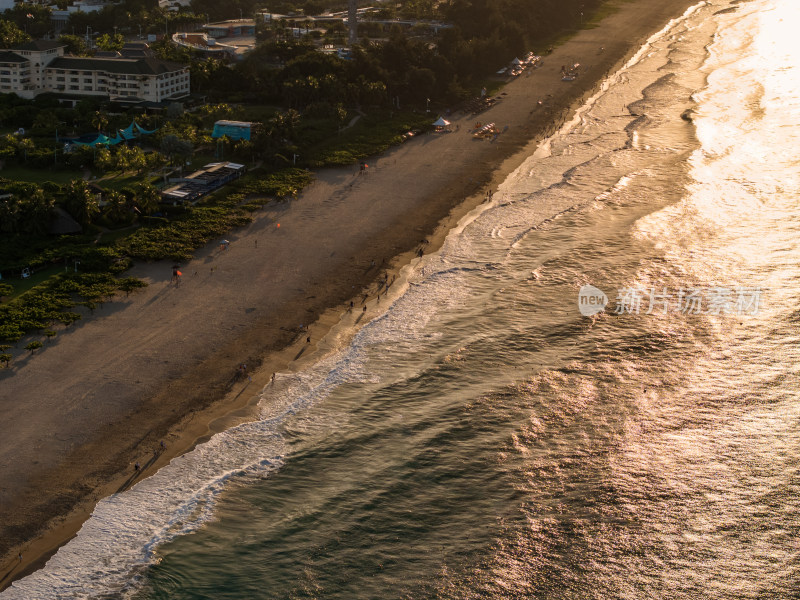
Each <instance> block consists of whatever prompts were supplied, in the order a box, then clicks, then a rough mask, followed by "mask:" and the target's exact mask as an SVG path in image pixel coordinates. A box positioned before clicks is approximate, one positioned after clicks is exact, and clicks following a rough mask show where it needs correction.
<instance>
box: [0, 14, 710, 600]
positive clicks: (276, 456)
mask: <svg viewBox="0 0 800 600" xmlns="http://www.w3.org/2000/svg"><path fill="white" fill-rule="evenodd" d="M703 4H704V3H700V4H699V5H696V6H695V7H692V8H691V9H689V10H687V11H686V13H685V14H684V15H683V16H682V17H681V18H679V19H675V20H673V21H671V22H670V23H669V24H668V25H667V26H665V27H664V28H663V29H662V30H661V31H660V32H658V33H657V34H655V35H654V36H652V37H651V38H650V40H648V42H647V44H645V45H644V46H643V47H642V48H641V49H640V50H639V52H637V53H636V54H635V55H634V56H633V57H632V58H631V59H630V60H629V61H628V63H627V64H626V65H625V66H624V67H623V68H622V69H620V71H618V72H617V73H615V74H613V75H612V76H610V77H609V78H607V79H606V81H604V82H603V84H602V85H601V88H600V90H599V91H598V92H597V93H596V94H594V95H593V96H592V97H591V98H590V99H589V100H588V101H587V102H586V103H585V104H584V106H582V107H581V108H580V109H579V110H578V112H577V113H576V115H575V117H574V118H573V119H572V120H571V121H570V122H569V123H566V124H565V125H564V126H563V127H562V128H561V129H560V130H559V132H558V133H557V134H555V135H554V136H552V137H551V138H548V139H547V140H544V141H543V142H542V143H541V144H539V146H538V148H537V149H536V151H535V152H534V153H533V155H532V157H531V158H530V159H529V160H527V161H525V163H524V164H523V165H521V166H520V168H519V169H517V170H516V171H515V172H514V173H513V174H512V175H511V176H510V177H509V178H508V179H507V181H506V182H504V183H503V184H502V185H501V186H500V188H499V190H498V192H497V193H495V194H494V195H493V196H492V198H491V200H490V201H489V202H487V203H485V204H484V205H482V206H481V207H479V208H478V209H476V210H475V211H473V212H472V213H471V214H470V215H468V216H467V217H465V218H464V219H462V221H461V222H460V223H459V225H458V226H457V227H456V228H455V230H454V231H453V232H451V234H450V235H449V236H448V238H447V240H446V241H445V244H444V245H443V247H442V249H441V250H440V251H439V252H438V253H435V254H432V255H429V256H426V257H424V258H422V259H421V260H419V261H415V262H414V263H413V265H412V266H411V267H410V268H408V269H407V270H406V273H405V275H404V277H405V278H407V279H406V281H402V282H400V281H399V282H397V284H396V286H397V287H396V288H395V294H397V296H396V297H395V299H394V300H393V301H391V302H387V303H386V304H385V307H386V308H385V311H384V312H383V313H382V314H380V315H379V316H378V317H377V318H375V319H373V320H372V321H371V322H369V323H368V324H366V325H365V326H364V327H362V328H361V330H360V331H359V332H358V333H356V334H355V336H354V337H353V340H352V343H351V344H350V345H348V346H347V347H346V348H344V349H341V350H338V351H336V352H334V353H332V354H330V355H329V356H327V357H325V358H323V359H322V360H321V361H320V362H318V363H317V364H315V365H314V366H313V367H311V368H309V369H307V370H305V371H302V372H298V373H282V374H280V376H279V377H278V379H277V381H276V382H275V384H274V385H272V386H270V387H269V388H267V390H266V392H265V395H264V400H263V401H262V403H261V405H260V409H261V415H260V419H259V420H258V421H255V422H251V423H245V424H242V425H239V426H237V427H234V428H232V429H229V430H227V431H225V432H223V433H220V434H217V435H215V436H213V437H212V438H211V439H210V440H209V441H208V442H206V443H204V444H202V445H199V446H198V447H197V448H195V449H194V450H193V451H192V452H190V453H188V454H186V455H184V456H181V457H179V458H176V459H174V460H173V461H172V462H171V463H170V464H169V465H168V466H166V467H164V468H163V469H161V470H160V471H159V472H158V473H156V474H155V475H153V476H151V477H149V478H147V479H145V480H143V481H141V482H140V483H138V484H137V485H136V486H134V487H133V488H132V489H130V490H128V491H126V492H124V493H121V494H117V495H114V496H112V497H110V498H107V499H105V500H103V501H101V502H100V503H99V504H98V506H97V508H96V509H95V511H94V513H93V514H92V517H91V518H90V519H89V520H88V521H87V522H86V524H85V525H84V527H83V528H82V529H81V531H80V532H79V534H78V535H77V537H76V538H75V539H74V540H73V541H71V542H70V543H69V544H67V545H66V546H64V547H63V548H61V549H60V550H59V551H58V553H57V554H56V555H54V556H53V558H52V559H51V560H50V561H49V562H48V564H47V566H46V567H45V568H44V569H42V570H41V571H38V572H37V573H34V574H33V575H30V576H28V577H26V578H25V579H22V580H20V581H18V582H15V583H14V584H13V585H12V587H10V588H9V589H8V590H6V591H5V592H4V593H3V594H0V597H1V598H2V599H3V600H7V599H9V600H16V599H26V600H27V599H29V598H41V599H43V600H46V599H48V598H65V597H81V598H90V597H92V596H94V595H100V594H109V593H115V592H119V593H123V592H124V591H125V590H133V589H135V588H136V586H137V585H138V582H139V579H138V577H137V576H136V574H137V573H138V572H140V571H141V570H142V569H144V568H146V567H147V566H148V565H151V564H153V563H154V562H156V561H157V560H158V556H157V549H158V547H159V546H160V545H162V544H164V543H165V542H168V541H169V540H172V539H174V538H175V537H176V536H178V535H182V534H185V533H187V532H189V531H193V530H195V529H197V528H198V527H200V526H202V524H203V523H205V522H207V521H208V520H209V519H211V518H213V514H214V506H215V503H216V501H217V498H218V496H219V494H220V492H221V491H222V490H223V489H225V487H226V485H228V484H229V483H230V482H231V481H232V480H246V479H247V478H249V477H265V476H267V475H269V473H271V472H273V471H274V470H275V469H278V468H280V466H281V465H282V464H283V461H284V457H285V455H286V442H285V439H284V435H283V434H282V428H283V427H284V425H285V424H286V423H287V421H288V420H289V419H290V418H291V417H292V416H294V415H297V414H298V413H300V412H301V411H306V412H305V413H304V414H305V415H306V416H307V417H308V418H313V417H310V416H309V415H310V412H309V411H307V409H308V408H310V407H312V406H313V405H314V404H316V403H318V402H320V401H321V400H323V399H325V398H326V397H328V395H329V394H330V393H331V391H332V390H334V389H335V388H336V387H338V386H340V385H342V384H345V383H368V384H372V385H379V384H381V383H382V381H381V377H382V376H386V375H385V374H386V373H387V372H388V371H387V370H382V371H381V370H377V369H371V368H370V365H371V362H370V361H375V360H376V355H378V354H381V355H383V354H385V355H389V356H388V357H387V358H384V360H387V361H391V360H392V356H397V355H400V354H403V355H404V356H406V357H414V356H417V355H421V354H424V352H421V350H424V348H425V346H426V345H428V344H434V343H436V335H435V334H432V333H431V332H432V331H433V330H432V329H431V328H429V327H428V325H429V324H430V322H431V321H432V320H435V319H437V318H440V317H443V316H446V315H447V314H448V313H450V312H451V311H453V310H454V309H457V308H459V307H460V306H462V305H464V303H465V302H466V300H467V299H468V298H469V297H470V296H471V291H472V289H471V286H473V285H474V283H473V282H474V281H477V280H479V279H480V278H481V277H483V276H485V274H486V273H487V272H489V271H491V270H493V269H496V268H498V265H502V261H503V258H504V256H506V254H507V252H508V251H509V250H510V249H511V248H513V245H514V244H515V243H516V242H517V241H518V240H519V239H520V236H521V235H522V234H524V233H525V232H526V231H529V230H530V229H531V228H532V227H534V226H535V224H536V223H541V222H542V221H543V220H546V219H547V218H552V217H553V215H557V214H559V213H560V212H562V211H563V210H566V209H568V208H569V206H570V205H569V202H572V203H573V204H574V199H571V198H569V197H568V195H565V194H560V195H559V197H558V200H557V201H556V200H555V199H547V198H543V197H541V196H539V197H537V198H536V202H534V201H533V200H532V198H533V196H532V194H531V193H530V190H529V189H528V188H527V187H526V185H527V183H526V182H527V181H529V180H530V179H531V174H532V173H534V172H537V171H538V170H539V166H540V164H541V161H545V160H550V159H557V158H559V157H556V156H555V155H554V141H556V140H558V141H559V142H560V141H562V140H563V139H564V138H565V137H567V136H569V135H570V134H571V133H572V132H573V131H574V130H576V128H577V127H579V126H581V124H586V126H587V127H594V126H595V123H596V122H597V119H596V118H594V117H592V116H591V115H589V114H588V111H590V109H591V108H592V107H593V106H594V105H595V104H596V103H597V102H598V100H599V99H600V98H602V97H603V94H605V93H606V92H607V91H608V90H609V88H610V87H611V86H612V85H614V84H615V83H619V82H627V81H628V80H629V78H628V77H627V75H626V72H627V71H628V70H629V69H630V68H632V67H633V66H634V65H636V64H638V63H639V62H640V61H642V60H644V59H645V58H646V57H647V56H648V54H650V53H651V47H652V45H653V44H654V43H655V42H656V41H657V40H659V39H660V38H663V37H664V36H665V35H666V34H668V33H669V32H670V31H671V30H672V29H673V28H674V27H675V25H676V24H678V23H680V22H682V21H683V20H685V19H686V18H687V17H688V16H689V15H691V14H692V13H693V12H694V11H695V10H696V9H697V8H698V7H699V6H701V5H703ZM556 145H557V144H556ZM597 151H598V152H601V153H602V152H603V151H604V150H603V149H602V148H600V149H598V150H597ZM582 152H583V151H582ZM579 154H581V153H575V156H574V160H575V161H577V162H576V163H574V164H572V165H570V166H569V167H567V168H564V165H563V164H561V163H558V161H556V166H557V168H555V169H553V171H552V180H551V181H549V182H545V187H547V186H553V185H556V184H559V183H561V182H563V178H564V176H565V173H567V172H568V171H569V169H575V168H576V166H577V165H578V164H581V163H582V162H584V160H585V158H584V157H582V156H579ZM541 183H542V182H538V184H537V185H536V186H535V189H536V190H541V189H542V186H541V185H540V184H541ZM626 183H627V182H626V180H625V179H624V177H623V178H621V179H618V180H617V183H616V186H623V187H624V185H625V184H626ZM555 195H556V194H553V196H555ZM596 198H598V196H597V194H596V193H593V194H592V195H590V196H589V198H588V200H589V201H591V200H593V199H596ZM564 203H566V204H564ZM533 273H534V275H535V276H538V273H537V272H533ZM373 347H376V348H378V349H380V350H381V351H380V352H371V349H372V348H373ZM422 368H424V362H423V361H422V359H420V360H419V362H418V363H417V364H414V363H413V360H411V361H409V362H407V363H406V365H405V369H404V370H403V372H402V374H400V375H394V376H403V377H408V376H413V374H414V370H415V369H422ZM378 373H383V374H384V375H378Z"/></svg>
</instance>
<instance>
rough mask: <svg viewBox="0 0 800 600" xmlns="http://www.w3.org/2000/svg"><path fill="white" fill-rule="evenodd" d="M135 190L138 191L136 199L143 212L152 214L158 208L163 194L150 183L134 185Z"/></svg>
mask: <svg viewBox="0 0 800 600" xmlns="http://www.w3.org/2000/svg"><path fill="white" fill-rule="evenodd" d="M134 190H135V192H136V196H135V200H134V201H135V202H136V206H137V208H138V209H139V210H140V211H141V212H142V213H143V214H145V215H150V214H153V213H154V212H156V211H157V210H158V203H159V202H160V201H161V194H160V193H159V191H158V190H157V189H156V188H154V187H153V186H152V185H150V184H149V183H146V182H141V183H138V184H136V185H135V186H134Z"/></svg>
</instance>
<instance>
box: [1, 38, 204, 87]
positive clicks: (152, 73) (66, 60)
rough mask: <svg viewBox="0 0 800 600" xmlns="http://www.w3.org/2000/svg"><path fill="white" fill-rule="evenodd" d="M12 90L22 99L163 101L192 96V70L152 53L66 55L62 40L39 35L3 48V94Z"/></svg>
mask: <svg viewBox="0 0 800 600" xmlns="http://www.w3.org/2000/svg"><path fill="white" fill-rule="evenodd" d="M9 92H14V93H16V94H17V95H18V96H21V97H23V98H33V97H35V96H37V95H38V94H42V93H45V92H53V93H57V94H65V95H69V96H105V97H108V98H110V99H111V100H133V99H141V100H147V101H151V102H161V101H162V100H167V99H180V98H182V97H185V96H188V95H189V69H188V67H186V66H185V65H180V64H178V63H173V62H168V61H164V60H160V59H158V58H154V57H151V56H145V57H140V58H123V57H119V58H85V57H80V56H64V46H63V45H62V44H59V43H58V42H48V41H44V40H36V41H33V42H28V43H27V44H22V45H20V46H16V47H14V48H11V49H10V50H5V51H0V93H9Z"/></svg>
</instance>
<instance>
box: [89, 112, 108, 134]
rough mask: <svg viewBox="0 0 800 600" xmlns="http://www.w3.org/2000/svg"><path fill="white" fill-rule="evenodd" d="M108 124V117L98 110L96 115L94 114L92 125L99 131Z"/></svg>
mask: <svg viewBox="0 0 800 600" xmlns="http://www.w3.org/2000/svg"><path fill="white" fill-rule="evenodd" d="M106 125H108V117H107V116H106V115H104V114H103V113H101V112H100V111H99V110H96V111H95V113H94V115H92V126H93V127H96V128H97V131H98V132H99V131H100V130H101V129H103V128H105V126H106Z"/></svg>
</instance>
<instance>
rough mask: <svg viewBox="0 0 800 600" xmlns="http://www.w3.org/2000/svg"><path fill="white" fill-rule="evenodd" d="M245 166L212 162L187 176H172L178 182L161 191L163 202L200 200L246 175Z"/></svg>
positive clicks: (180, 202)
mask: <svg viewBox="0 0 800 600" xmlns="http://www.w3.org/2000/svg"><path fill="white" fill-rule="evenodd" d="M244 172H245V166H244V165H240V164H238V163H232V162H218V163H210V164H207V165H206V166H204V167H203V168H202V169H200V170H198V171H195V172H194V173H191V174H189V175H187V176H186V177H176V178H170V182H172V183H177V185H174V186H173V187H171V188H168V189H166V190H164V191H163V192H162V193H161V199H162V201H163V202H166V203H169V204H186V203H188V202H194V201H196V200H199V199H200V198H202V197H203V196H205V195H206V194H209V193H211V192H213V191H214V190H216V189H218V188H221V187H222V186H223V185H225V184H226V183H230V182H231V181H233V180H235V179H239V177H241V176H242V175H244Z"/></svg>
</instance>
